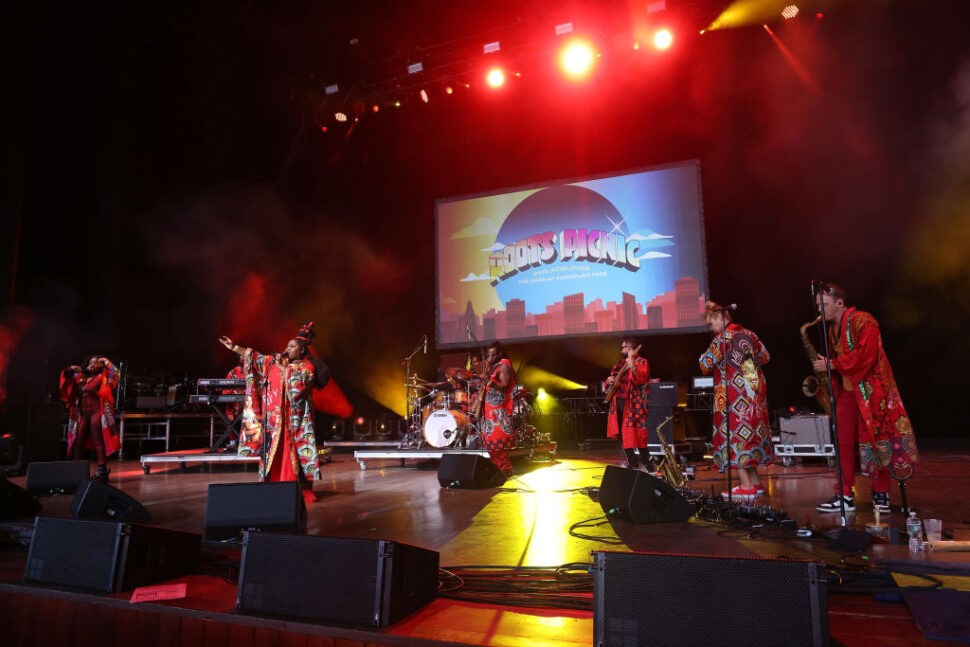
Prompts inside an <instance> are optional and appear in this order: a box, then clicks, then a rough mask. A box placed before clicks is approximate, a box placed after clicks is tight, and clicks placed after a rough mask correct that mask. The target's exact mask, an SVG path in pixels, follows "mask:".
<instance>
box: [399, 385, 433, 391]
mask: <svg viewBox="0 0 970 647" xmlns="http://www.w3.org/2000/svg"><path fill="white" fill-rule="evenodd" d="M404 386H405V387H407V388H409V389H414V390H418V389H422V390H424V391H430V390H431V389H429V388H428V387H426V386H425V385H423V384H405V385H404Z"/></svg>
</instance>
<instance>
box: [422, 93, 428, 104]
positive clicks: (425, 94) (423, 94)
mask: <svg viewBox="0 0 970 647" xmlns="http://www.w3.org/2000/svg"><path fill="white" fill-rule="evenodd" d="M421 100H422V101H424V102H425V103H428V92H427V91H426V90H421Z"/></svg>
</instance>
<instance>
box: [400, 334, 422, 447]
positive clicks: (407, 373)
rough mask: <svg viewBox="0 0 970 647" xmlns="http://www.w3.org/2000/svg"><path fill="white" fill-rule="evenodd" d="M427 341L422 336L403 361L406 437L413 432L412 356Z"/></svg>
mask: <svg viewBox="0 0 970 647" xmlns="http://www.w3.org/2000/svg"><path fill="white" fill-rule="evenodd" d="M425 343H426V342H425V341H424V338H422V339H421V341H420V342H418V345H417V346H415V347H414V350H412V351H411V354H410V355H408V356H407V357H405V358H404V361H403V362H401V366H403V367H404V407H405V417H404V420H405V421H406V423H405V426H406V428H407V431H406V432H405V438H408V437H410V436H411V433H412V430H411V413H412V411H411V393H410V391H411V388H410V386H409V385H408V381H409V380H410V379H411V358H412V357H414V356H415V355H417V354H418V353H419V352H420V351H421V349H423V348H424V344H425ZM414 431H415V433H416V432H417V430H416V429H415V430H414ZM402 440H403V439H402ZM412 442H413V440H412Z"/></svg>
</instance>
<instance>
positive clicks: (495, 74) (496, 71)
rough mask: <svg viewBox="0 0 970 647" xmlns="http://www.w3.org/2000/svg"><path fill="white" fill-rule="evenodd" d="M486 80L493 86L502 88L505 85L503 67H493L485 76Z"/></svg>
mask: <svg viewBox="0 0 970 647" xmlns="http://www.w3.org/2000/svg"><path fill="white" fill-rule="evenodd" d="M485 81H486V82H487V83H488V84H489V85H490V86H491V87H493V88H500V87H502V86H503V85H505V72H503V71H502V69H501V68H498V67H493V68H492V69H491V70H489V71H488V74H487V75H486V76H485Z"/></svg>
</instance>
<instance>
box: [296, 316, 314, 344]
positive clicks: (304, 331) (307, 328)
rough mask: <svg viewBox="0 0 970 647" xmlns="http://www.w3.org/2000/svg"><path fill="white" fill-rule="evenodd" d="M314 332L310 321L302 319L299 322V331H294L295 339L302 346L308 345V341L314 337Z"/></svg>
mask: <svg viewBox="0 0 970 647" xmlns="http://www.w3.org/2000/svg"><path fill="white" fill-rule="evenodd" d="M316 334H317V333H316V332H314V330H313V322H312V321H304V322H303V323H302V324H300V332H298V333H296V340H297V341H298V342H300V343H302V344H303V345H304V346H308V345H309V344H310V341H312V340H313V338H314V337H316Z"/></svg>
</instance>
